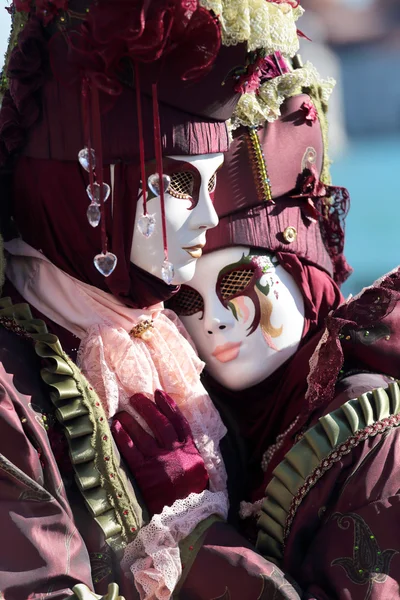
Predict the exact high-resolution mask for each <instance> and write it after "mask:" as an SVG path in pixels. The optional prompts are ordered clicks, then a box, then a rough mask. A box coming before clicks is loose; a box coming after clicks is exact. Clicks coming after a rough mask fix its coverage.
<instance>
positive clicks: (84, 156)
mask: <svg viewBox="0 0 400 600" xmlns="http://www.w3.org/2000/svg"><path fill="white" fill-rule="evenodd" d="M89 151H90V158H91V161H92V171H93V169H94V168H95V167H96V155H95V153H94V150H93V148H90V150H89V148H86V147H85V148H82V150H80V151H79V152H78V160H79V163H80V165H81V167H83V168H84V169H85V171H87V172H88V173H89V172H90V164H89Z"/></svg>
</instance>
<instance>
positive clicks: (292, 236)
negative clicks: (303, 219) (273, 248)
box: [282, 225, 297, 244]
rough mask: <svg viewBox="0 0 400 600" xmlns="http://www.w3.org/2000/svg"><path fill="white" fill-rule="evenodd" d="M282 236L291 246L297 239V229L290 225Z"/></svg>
mask: <svg viewBox="0 0 400 600" xmlns="http://www.w3.org/2000/svg"><path fill="white" fill-rule="evenodd" d="M282 235H283V238H284V240H285V242H287V243H288V244H291V243H292V242H294V241H295V240H296V239H297V229H296V228H295V227H292V226H291V225H290V226H289V227H286V229H285V231H284V232H283V234H282Z"/></svg>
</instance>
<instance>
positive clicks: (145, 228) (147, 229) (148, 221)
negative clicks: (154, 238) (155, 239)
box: [137, 214, 156, 238]
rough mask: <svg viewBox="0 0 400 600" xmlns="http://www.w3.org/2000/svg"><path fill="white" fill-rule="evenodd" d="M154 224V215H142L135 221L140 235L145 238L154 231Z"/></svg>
mask: <svg viewBox="0 0 400 600" xmlns="http://www.w3.org/2000/svg"><path fill="white" fill-rule="evenodd" d="M155 226H156V218H155V215H149V214H146V215H142V216H141V217H140V218H139V220H138V223H137V227H138V229H139V231H140V233H141V234H142V235H144V237H145V238H149V237H150V236H151V235H153V233H154V228H155Z"/></svg>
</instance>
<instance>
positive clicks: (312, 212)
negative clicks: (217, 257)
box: [205, 94, 351, 284]
mask: <svg viewBox="0 0 400 600" xmlns="http://www.w3.org/2000/svg"><path fill="white" fill-rule="evenodd" d="M281 113H282V114H281V117H280V118H279V119H277V120H276V121H274V122H273V123H266V124H265V125H264V127H263V128H262V129H260V130H258V131H257V129H256V128H253V129H252V128H248V129H247V128H241V129H240V130H237V131H236V132H235V139H234V141H233V143H232V144H231V147H230V150H229V151H228V153H227V154H226V155H225V162H224V165H223V167H222V169H221V171H220V173H219V177H218V183H217V189H216V194H215V207H216V210H217V213H218V216H219V218H220V222H219V225H218V226H217V227H216V228H215V229H213V230H210V231H209V232H208V234H207V246H206V248H205V251H206V252H211V251H212V250H215V249H217V248H223V247H228V246H231V245H242V246H252V247H256V248H266V249H268V250H272V251H273V252H286V253H287V252H289V253H293V254H296V255H297V256H298V257H299V258H301V259H305V260H306V261H307V262H308V263H310V264H313V265H316V266H318V267H320V268H322V269H323V270H325V271H326V272H327V273H328V274H329V275H331V276H332V277H333V278H334V280H335V282H336V283H339V284H341V283H343V281H345V280H346V278H347V277H348V275H349V274H350V273H351V269H350V267H349V266H348V265H347V262H346V260H345V258H344V256H343V247H344V217H345V215H346V214H347V210H348V204H349V196H348V192H347V190H345V189H344V188H338V187H333V186H329V185H325V184H323V183H322V182H321V181H320V176H321V171H322V166H323V160H324V146H323V138H322V132H321V125H320V122H319V119H318V114H317V111H316V109H315V107H314V105H313V104H312V102H311V100H310V98H309V96H306V95H304V94H302V95H299V96H294V97H293V98H290V99H288V100H286V102H285V103H284V104H283V106H282V110H281Z"/></svg>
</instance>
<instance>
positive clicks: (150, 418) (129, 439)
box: [111, 390, 208, 514]
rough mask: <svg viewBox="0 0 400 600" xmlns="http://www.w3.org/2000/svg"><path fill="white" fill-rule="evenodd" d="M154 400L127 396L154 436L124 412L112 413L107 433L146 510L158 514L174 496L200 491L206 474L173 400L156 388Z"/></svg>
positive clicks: (186, 426) (190, 435) (140, 395)
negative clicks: (135, 483) (137, 488)
mask: <svg viewBox="0 0 400 600" xmlns="http://www.w3.org/2000/svg"><path fill="white" fill-rule="evenodd" d="M154 399H155V402H152V401H151V400H149V399H148V398H147V397H146V396H144V395H143V394H135V395H134V396H132V398H131V399H130V403H131V405H132V407H133V408H134V409H135V410H136V412H137V413H138V414H139V415H140V416H141V417H143V419H144V420H145V421H146V423H147V425H148V426H149V428H150V430H151V431H152V433H153V435H154V437H152V436H151V435H150V434H149V433H147V432H146V431H144V429H143V428H142V427H141V426H140V425H139V423H138V422H137V421H136V420H135V419H134V417H132V416H131V415H129V414H128V413H126V412H120V413H118V414H117V415H116V416H115V418H114V421H113V423H112V426H111V431H112V433H113V436H114V439H115V442H116V444H117V446H118V449H119V451H120V453H121V455H122V456H123V458H124V459H125V461H126V463H127V464H128V466H129V468H130V470H131V473H132V475H133V476H134V477H135V479H136V481H137V483H138V485H139V488H140V491H141V492H142V494H143V498H144V500H145V502H146V505H147V508H148V510H149V512H150V513H151V514H158V513H161V511H162V509H163V507H164V506H166V505H167V506H171V505H172V504H173V503H174V502H175V500H177V499H178V498H180V499H182V498H186V497H187V496H188V495H189V494H190V493H192V492H196V493H200V492H202V491H204V490H205V489H206V487H207V485H208V473H207V470H206V468H205V465H204V462H203V459H202V457H201V456H200V454H199V451H198V450H197V448H196V446H195V443H194V440H193V436H192V432H191V430H190V426H189V423H188V422H187V420H186V419H185V417H184V416H183V415H182V413H181V411H180V410H179V408H178V407H177V406H176V404H175V402H174V401H173V400H172V398H170V397H169V396H168V394H166V393H165V392H162V391H161V390H156V392H155V395H154Z"/></svg>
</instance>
